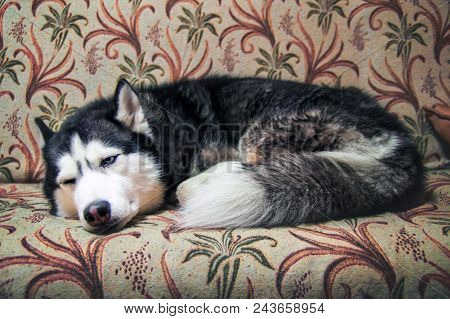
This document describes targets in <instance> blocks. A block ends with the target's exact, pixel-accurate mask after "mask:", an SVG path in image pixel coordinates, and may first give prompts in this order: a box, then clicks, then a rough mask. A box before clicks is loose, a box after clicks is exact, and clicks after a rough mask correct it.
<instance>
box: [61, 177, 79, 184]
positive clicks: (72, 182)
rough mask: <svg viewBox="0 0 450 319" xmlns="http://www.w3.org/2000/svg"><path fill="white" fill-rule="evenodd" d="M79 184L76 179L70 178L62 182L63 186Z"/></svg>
mask: <svg viewBox="0 0 450 319" xmlns="http://www.w3.org/2000/svg"><path fill="white" fill-rule="evenodd" d="M76 182H77V179H76V178H69V179H65V180H63V181H62V182H61V184H63V185H73V184H75V183H76Z"/></svg>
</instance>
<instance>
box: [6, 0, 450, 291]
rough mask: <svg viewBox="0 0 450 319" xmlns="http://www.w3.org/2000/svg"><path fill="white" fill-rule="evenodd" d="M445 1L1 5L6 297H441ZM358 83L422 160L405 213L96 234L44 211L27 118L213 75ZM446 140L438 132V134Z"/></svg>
mask: <svg viewBox="0 0 450 319" xmlns="http://www.w3.org/2000/svg"><path fill="white" fill-rule="evenodd" d="M449 10H450V8H449V2H448V1H447V0H424V1H412V0H411V1H406V0H405V1H400V0H389V1H385V0H383V1H378V0H363V1H344V0H342V1H341V0H311V1H298V0H297V1H284V0H265V1H256V0H230V1H221V0H208V1H206V0H203V1H202V0H126V1H125V0H124V1H118V0H99V1H89V0H84V1H69V0H32V1H7V0H0V102H1V104H0V182H1V183H2V184H1V185H0V297H2V298H24V297H30V298H33V297H37V298H68V297H93V298H96V297H117V298H121V297H123V298H125V297H140V298H164V297H165V298H190V297H191V298H192V297H197V298H238V297H240V298H263V297H268V298H277V297H284V298H303V297H305V298H307V297H309V298H314V297H327V298H331V297H335V298H337V297H345V298H388V297H391V298H401V297H404V298H405V297H411V298H420V297H425V298H448V297H449V295H450V275H449V273H450V261H449V258H450V252H449V239H448V232H449V227H450V169H449V161H448V159H447V157H446V156H445V152H444V150H445V147H443V144H441V143H440V141H439V140H438V138H437V137H436V135H435V134H434V131H433V128H432V127H431V125H430V124H429V122H428V121H427V117H426V112H425V111H424V110H426V109H433V108H434V109H446V110H448V109H449V108H450V84H449V82H450V81H449V79H450V68H449V64H450V21H449ZM225 73H226V74H233V75H251V76H254V75H257V76H261V77H271V78H281V79H292V80H296V81H304V82H310V83H319V84H320V83H322V84H325V85H332V86H349V85H350V86H357V87H359V88H362V89H365V90H366V91H367V92H369V93H370V94H372V95H374V96H375V97H376V98H377V99H378V100H379V101H380V103H381V104H382V105H383V106H384V107H385V108H386V109H387V110H388V111H390V112H393V113H395V114H396V115H397V116H398V117H399V118H400V119H401V120H402V121H403V122H404V123H405V125H406V126H407V127H408V129H409V130H410V131H411V134H412V135H413V136H414V138H415V141H416V143H417V146H418V149H419V151H420V153H421V154H422V156H423V158H424V162H425V165H426V167H427V176H428V181H427V201H426V202H425V203H424V204H423V205H421V206H419V207H417V208H414V209H411V210H409V211H405V212H402V213H400V214H392V213H386V214H381V215H377V216H371V217H365V218H357V219H350V220H342V221H330V222H327V223H322V224H317V225H299V226H298V227H289V228H275V229H259V228H256V229H235V230H223V229H217V230H208V231H205V230H195V229H193V230H185V231H182V232H175V231H174V230H173V228H172V226H173V223H174V218H175V214H176V212H175V211H165V212H160V213H158V214H155V215H149V216H144V217H142V218H140V219H138V220H136V221H134V223H133V224H131V225H130V226H129V227H127V228H125V229H124V230H122V231H121V232H119V233H116V234H111V235H107V236H97V235H93V234H90V233H87V232H85V231H84V230H83V229H82V228H81V226H80V224H79V222H78V221H77V220H68V219H63V218H56V217H53V216H50V215H49V214H48V206H47V204H46V202H45V200H44V198H43V196H42V193H41V190H40V184H39V181H40V180H41V178H42V176H43V172H44V167H43V164H42V160H41V153H40V148H39V145H40V136H39V133H38V132H37V129H36V127H35V126H34V122H33V119H34V118H35V117H41V118H42V119H43V120H44V121H45V122H46V123H47V124H48V125H49V126H50V127H51V128H52V129H54V130H57V129H58V128H59V126H60V125H61V122H62V121H63V120H64V119H65V118H66V117H67V116H70V114H72V113H73V112H74V110H75V109H76V108H77V107H80V106H81V105H82V104H84V103H86V102H88V101H90V100H92V99H94V98H97V97H102V96H106V95H109V94H111V93H112V92H113V90H114V88H115V84H116V82H117V79H118V78H126V79H128V80H129V81H130V82H131V83H133V84H134V85H136V86H140V85H154V84H157V83H161V82H164V81H173V80H177V79H182V78H199V77H203V76H206V75H208V74H225ZM441 142H442V141H441Z"/></svg>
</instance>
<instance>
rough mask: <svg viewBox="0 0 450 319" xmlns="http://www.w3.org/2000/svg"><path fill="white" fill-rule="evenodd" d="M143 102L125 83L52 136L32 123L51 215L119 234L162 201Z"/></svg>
mask: <svg viewBox="0 0 450 319" xmlns="http://www.w3.org/2000/svg"><path fill="white" fill-rule="evenodd" d="M143 103H146V100H145V99H143V98H142V97H139V96H138V94H137V93H136V92H135V91H134V90H133V88H132V87H131V86H130V85H129V84H128V83H127V82H125V81H120V82H119V84H118V86H117V89H116V93H115V96H114V97H113V98H111V99H103V100H98V101H95V102H93V103H91V104H90V105H87V106H86V107H84V108H81V109H79V110H78V111H77V112H76V113H75V114H74V115H73V116H71V117H70V118H69V119H67V120H66V121H65V123H63V125H62V126H61V129H60V130H59V131H58V132H56V133H54V132H52V131H51V130H50V129H49V128H48V127H47V126H46V125H45V124H44V122H43V121H42V120H40V119H37V120H36V124H37V125H38V127H39V129H40V131H41V133H42V135H43V137H44V141H45V144H44V147H43V155H44V160H45V163H46V175H45V180H44V192H45V195H46V196H47V198H48V199H49V201H50V203H51V205H52V211H53V213H54V214H55V215H58V216H64V217H75V216H78V217H79V219H80V221H81V223H82V225H83V227H84V228H85V229H87V230H88V231H92V232H97V233H101V232H104V231H106V230H108V229H115V230H118V229H120V228H122V227H123V226H125V224H127V223H128V222H129V221H130V220H131V219H132V218H133V217H134V216H136V215H137V214H138V213H139V212H142V211H146V210H151V209H155V208H157V207H158V206H160V205H161V204H162V202H163V200H164V193H165V187H164V183H163V182H162V180H161V176H160V175H161V172H160V167H159V165H158V161H157V160H156V158H157V154H156V150H155V148H154V146H153V144H152V138H153V136H152V132H151V130H150V128H149V125H148V122H147V120H146V116H145V114H144V112H145V110H144V108H143V107H142V105H143Z"/></svg>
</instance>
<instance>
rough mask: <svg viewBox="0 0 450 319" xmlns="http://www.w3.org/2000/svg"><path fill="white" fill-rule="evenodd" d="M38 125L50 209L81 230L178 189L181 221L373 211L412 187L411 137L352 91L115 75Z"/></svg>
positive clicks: (230, 222)
mask: <svg viewBox="0 0 450 319" xmlns="http://www.w3.org/2000/svg"><path fill="white" fill-rule="evenodd" d="M37 123H38V125H39V127H40V128H41V131H42V132H43V136H44V138H45V146H44V148H43V154H44V159H45V162H46V167H47V170H46V176H45V183H44V191H45V194H46V196H47V198H48V199H49V201H50V203H51V204H52V212H53V213H54V214H56V215H59V216H75V215H78V216H79V217H80V220H81V222H82V224H83V226H84V227H85V228H86V229H88V230H90V231H96V232H101V231H104V230H105V229H111V228H116V229H119V228H121V227H123V226H124V225H125V224H126V223H128V222H129V221H130V220H131V219H132V218H133V217H134V216H135V215H137V214H138V213H141V212H146V211H150V210H156V209H158V208H160V207H161V206H162V205H163V204H164V203H165V202H166V201H167V198H168V194H169V193H171V192H173V191H175V189H176V188H177V187H178V191H177V195H178V198H179V200H180V203H181V206H180V208H179V212H180V218H179V220H178V226H179V227H180V228H192V227H207V228H210V227H253V226H263V227H271V226H281V225H295V224H301V223H308V222H318V221H324V220H328V219H339V218H344V217H353V216H358V215H367V214H374V213H380V212H383V211H387V210H396V209H400V208H401V207H403V206H404V204H405V203H411V202H412V201H414V200H415V199H417V198H418V197H417V194H418V193H420V192H421V190H422V182H423V168H422V165H421V159H420V157H419V155H418V152H417V150H416V148H415V145H414V143H413V141H412V139H411V137H410V136H409V135H408V133H407V131H406V130H405V128H404V127H403V126H402V125H401V123H400V122H399V121H398V120H397V119H396V118H395V117H394V116H393V115H392V114H389V113H387V112H386V111H384V110H383V109H382V108H381V107H380V106H379V105H378V104H377V103H376V101H375V100H374V99H373V98H371V97H369V96H368V95H366V94H364V93H362V92H361V91H359V90H357V89H355V88H347V89H338V88H331V87H324V86H316V85H311V84H301V83H296V82H290V81H280V80H268V79H259V78H231V77H210V78H205V79H200V80H182V81H178V82H175V83H170V84H163V85H159V86H156V87H151V88H147V89H144V90H135V89H133V88H132V87H131V86H130V85H129V84H128V83H127V82H125V81H120V82H119V84H118V86H117V89H116V93H115V95H114V96H113V97H111V98H107V99H101V100H96V101H94V102H92V103H90V104H89V105H87V106H85V107H83V108H81V109H79V110H78V111H77V112H76V113H75V115H73V116H72V117H70V118H69V119H67V121H65V123H64V124H63V125H62V127H61V130H60V131H59V132H57V133H53V132H51V131H49V130H48V129H47V128H46V127H45V125H44V124H43V122H42V121H40V120H37ZM216 164H217V165H216ZM194 176H195V177H194ZM190 177H193V178H190ZM188 178H190V179H188ZM96 200H104V201H107V202H109V203H110V206H111V208H110V209H111V219H110V221H109V222H108V223H106V224H105V225H102V226H101V227H98V228H93V227H91V226H90V225H89V224H88V223H86V221H85V220H84V218H83V210H84V209H85V208H86V205H89V204H90V203H91V202H93V201H96Z"/></svg>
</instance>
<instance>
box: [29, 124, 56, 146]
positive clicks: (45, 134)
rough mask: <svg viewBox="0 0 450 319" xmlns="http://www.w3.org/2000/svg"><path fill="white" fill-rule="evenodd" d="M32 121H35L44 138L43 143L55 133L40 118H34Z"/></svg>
mask: <svg viewBox="0 0 450 319" xmlns="http://www.w3.org/2000/svg"><path fill="white" fill-rule="evenodd" d="M34 123H36V125H37V127H38V128H39V131H40V132H41V134H42V137H43V139H44V144H47V142H48V140H49V139H50V138H51V137H52V136H53V134H55V132H53V131H52V130H51V129H50V128H49V127H48V126H47V125H46V124H45V123H44V121H43V120H42V119H41V118H40V117H37V118H35V119H34Z"/></svg>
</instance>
